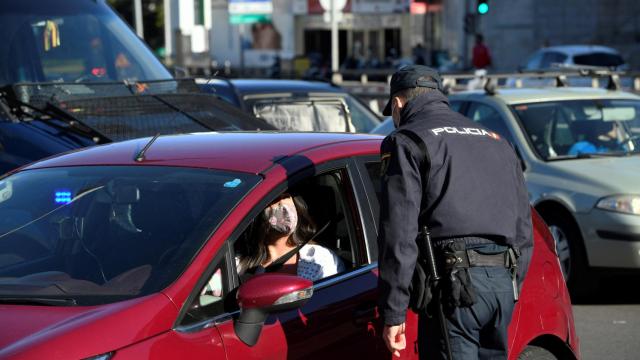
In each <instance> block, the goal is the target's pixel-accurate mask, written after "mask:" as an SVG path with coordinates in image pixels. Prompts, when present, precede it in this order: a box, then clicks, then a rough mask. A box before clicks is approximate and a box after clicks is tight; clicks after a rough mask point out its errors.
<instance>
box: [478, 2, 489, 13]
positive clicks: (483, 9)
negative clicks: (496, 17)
mask: <svg viewBox="0 0 640 360" xmlns="http://www.w3.org/2000/svg"><path fill="white" fill-rule="evenodd" d="M476 9H477V10H478V14H480V15H484V14H486V13H488V12H489V0H478V6H477V7H476Z"/></svg>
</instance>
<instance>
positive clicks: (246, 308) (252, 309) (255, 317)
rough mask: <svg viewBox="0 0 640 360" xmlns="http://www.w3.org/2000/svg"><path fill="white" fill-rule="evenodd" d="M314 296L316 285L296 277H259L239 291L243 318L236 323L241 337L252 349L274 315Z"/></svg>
mask: <svg viewBox="0 0 640 360" xmlns="http://www.w3.org/2000/svg"><path fill="white" fill-rule="evenodd" d="M311 295H313V282H311V281H310V280H307V279H303V278H301V277H298V276H295V275H288V274H276V273H266V274H259V275H255V276H254V277H252V278H251V279H249V280H248V281H247V282H245V283H244V284H242V285H241V286H240V288H239V289H238V293H237V300H238V305H239V306H240V317H239V318H238V319H237V320H236V321H235V323H234V324H233V327H234V330H235V332H236V335H237V336H238V338H239V339H240V340H241V341H242V342H243V343H245V344H247V345H248V346H254V345H255V344H256V343H257V342H258V338H259V337H260V332H261V331H262V327H263V325H264V322H265V320H266V319H267V316H268V315H269V314H270V313H275V312H279V311H285V310H291V309H295V308H298V307H300V306H302V305H304V303H306V302H307V300H309V299H310V298H311Z"/></svg>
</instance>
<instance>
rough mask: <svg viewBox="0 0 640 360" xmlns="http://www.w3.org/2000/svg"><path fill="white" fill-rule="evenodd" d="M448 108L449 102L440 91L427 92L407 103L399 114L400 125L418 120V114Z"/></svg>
mask: <svg viewBox="0 0 640 360" xmlns="http://www.w3.org/2000/svg"><path fill="white" fill-rule="evenodd" d="M444 107H446V108H448V107H449V100H448V99H447V97H446V96H444V94H443V93H441V92H440V91H427V92H426V93H424V94H422V95H419V96H417V97H416V98H414V99H412V100H411V101H409V102H407V103H406V104H405V105H404V107H403V108H402V112H401V113H400V116H401V120H400V125H404V124H408V123H411V122H413V121H415V120H416V119H418V118H419V116H416V115H419V114H423V113H425V112H428V111H431V110H434V109H439V108H444Z"/></svg>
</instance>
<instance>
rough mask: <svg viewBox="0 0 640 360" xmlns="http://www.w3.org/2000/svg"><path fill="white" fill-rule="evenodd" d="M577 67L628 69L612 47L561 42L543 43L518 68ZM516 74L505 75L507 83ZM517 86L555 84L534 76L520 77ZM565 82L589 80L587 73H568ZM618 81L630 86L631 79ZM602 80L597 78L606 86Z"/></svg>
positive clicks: (528, 70) (581, 83)
mask: <svg viewBox="0 0 640 360" xmlns="http://www.w3.org/2000/svg"><path fill="white" fill-rule="evenodd" d="M576 69H583V70H597V69H601V70H602V69H604V70H612V71H619V72H623V71H627V70H629V65H628V64H627V63H626V62H625V61H624V59H623V58H622V56H621V55H620V54H619V53H618V51H616V50H615V49H612V48H609V47H605V46H597V45H562V46H550V47H544V48H541V49H540V50H538V51H536V52H534V53H533V54H531V55H530V56H529V57H528V58H527V60H525V62H524V63H523V64H522V65H520V67H519V68H518V70H519V71H521V72H524V73H534V74H542V75H544V74H545V73H546V72H549V71H555V72H558V71H567V72H571V71H573V70H576ZM517 81H518V78H517V77H511V78H508V79H507V81H506V85H507V86H510V87H514V86H516V84H517ZM519 81H520V87H541V86H554V85H555V81H556V80H555V79H554V78H549V77H547V78H544V77H542V78H536V77H526V78H520V79H519ZM566 81H567V83H568V84H569V85H571V86H583V87H591V86H592V82H591V78H589V77H581V76H568V77H567V79H566ZM621 82H622V83H623V85H624V87H625V88H631V87H632V86H633V84H632V82H633V79H631V78H626V77H624V78H622V79H621ZM605 85H606V83H605V82H600V84H599V86H600V87H605Z"/></svg>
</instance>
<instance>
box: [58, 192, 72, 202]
mask: <svg viewBox="0 0 640 360" xmlns="http://www.w3.org/2000/svg"><path fill="white" fill-rule="evenodd" d="M55 195H56V196H55V202H56V204H68V203H70V202H71V191H56V193H55Z"/></svg>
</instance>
